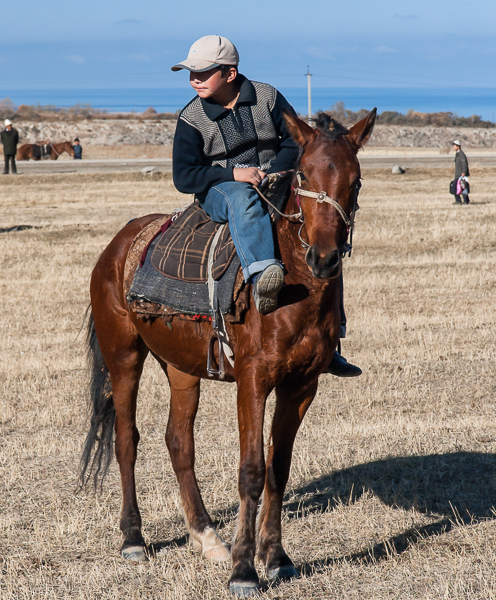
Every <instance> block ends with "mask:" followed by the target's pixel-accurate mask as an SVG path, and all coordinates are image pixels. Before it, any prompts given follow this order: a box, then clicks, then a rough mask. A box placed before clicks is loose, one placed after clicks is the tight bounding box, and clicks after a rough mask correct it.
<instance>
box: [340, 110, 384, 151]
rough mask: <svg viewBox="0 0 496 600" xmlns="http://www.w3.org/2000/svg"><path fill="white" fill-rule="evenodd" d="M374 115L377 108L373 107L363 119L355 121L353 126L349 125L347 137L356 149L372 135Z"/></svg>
mask: <svg viewBox="0 0 496 600" xmlns="http://www.w3.org/2000/svg"><path fill="white" fill-rule="evenodd" d="M376 116H377V108H373V109H372V110H371V111H370V112H369V114H368V115H367V116H366V117H365V118H364V119H362V120H361V121H358V123H355V124H354V125H353V127H350V131H349V133H348V134H347V137H348V139H349V140H350V142H351V143H352V144H353V145H354V146H355V147H356V149H357V150H359V149H360V148H361V147H362V146H363V145H365V144H366V143H367V142H368V139H369V137H370V136H371V135H372V130H373V129H374V125H375V118H376Z"/></svg>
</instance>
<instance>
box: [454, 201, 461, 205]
mask: <svg viewBox="0 0 496 600" xmlns="http://www.w3.org/2000/svg"><path fill="white" fill-rule="evenodd" d="M453 204H461V202H460V200H455V201H454V202H453Z"/></svg>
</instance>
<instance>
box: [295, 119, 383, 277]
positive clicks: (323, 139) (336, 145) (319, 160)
mask: <svg viewBox="0 0 496 600" xmlns="http://www.w3.org/2000/svg"><path fill="white" fill-rule="evenodd" d="M376 111H377V109H375V108H374V109H373V110H372V111H371V112H370V113H369V114H368V115H367V116H366V117H365V118H364V119H362V120H361V121H359V122H358V123H356V124H355V125H353V127H351V128H350V129H346V128H345V127H343V126H342V125H341V124H340V123H338V122H337V121H335V120H334V119H333V118H332V117H329V116H328V115H326V114H324V113H321V114H319V116H318V118H317V122H316V124H317V127H316V129H313V128H312V127H310V126H309V125H307V124H306V123H305V122H304V121H302V120H301V119H298V117H295V116H293V115H291V114H289V113H285V115H284V118H285V121H286V125H287V127H288V129H289V131H290V133H291V135H292V137H293V139H294V140H295V142H296V143H297V144H298V145H299V146H300V148H301V158H300V161H299V164H298V168H297V173H296V175H295V179H294V181H293V194H294V196H295V200H296V202H297V203H298V205H299V207H300V211H301V212H300V214H301V220H302V223H303V224H302V227H301V229H300V239H301V242H302V244H303V245H304V247H307V248H308V249H307V253H306V262H307V265H308V267H309V269H310V270H311V272H312V274H313V276H314V277H317V278H318V279H329V278H333V277H336V276H337V275H339V273H340V270H341V257H342V255H343V253H344V252H345V249H346V244H347V240H348V235H349V234H350V231H352V229H353V224H354V217H355V210H356V208H357V197H358V190H359V189H360V164H359V162H358V158H357V153H358V150H359V149H360V148H361V147H362V146H363V145H364V144H365V143H366V142H367V140H368V139H369V137H370V134H371V133H372V130H373V128H374V123H375V117H376Z"/></svg>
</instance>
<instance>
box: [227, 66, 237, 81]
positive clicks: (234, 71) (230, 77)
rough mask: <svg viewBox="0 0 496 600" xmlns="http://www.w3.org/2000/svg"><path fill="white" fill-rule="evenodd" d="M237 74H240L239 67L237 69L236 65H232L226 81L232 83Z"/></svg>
mask: <svg viewBox="0 0 496 600" xmlns="http://www.w3.org/2000/svg"><path fill="white" fill-rule="evenodd" d="M237 76H238V69H236V68H235V67H231V68H230V69H229V71H228V72H227V79H226V82H227V83H232V82H233V81H234V80H235V79H236V77H237Z"/></svg>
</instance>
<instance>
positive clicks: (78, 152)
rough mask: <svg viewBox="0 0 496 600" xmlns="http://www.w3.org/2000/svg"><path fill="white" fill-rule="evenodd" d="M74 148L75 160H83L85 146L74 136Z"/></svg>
mask: <svg viewBox="0 0 496 600" xmlns="http://www.w3.org/2000/svg"><path fill="white" fill-rule="evenodd" d="M72 148H73V150H74V160H82V159H83V147H82V146H81V144H80V143H79V138H74V146H73V147H72Z"/></svg>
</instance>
